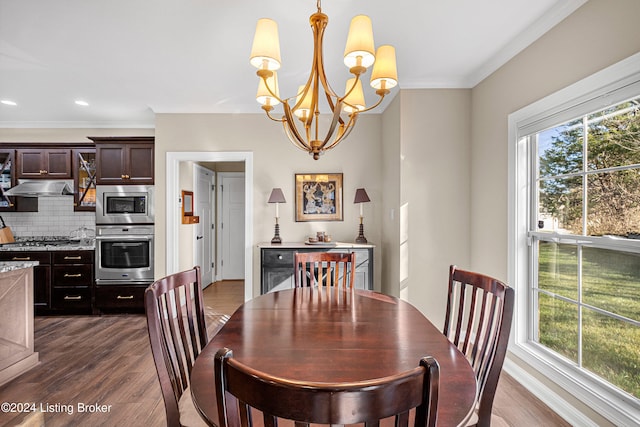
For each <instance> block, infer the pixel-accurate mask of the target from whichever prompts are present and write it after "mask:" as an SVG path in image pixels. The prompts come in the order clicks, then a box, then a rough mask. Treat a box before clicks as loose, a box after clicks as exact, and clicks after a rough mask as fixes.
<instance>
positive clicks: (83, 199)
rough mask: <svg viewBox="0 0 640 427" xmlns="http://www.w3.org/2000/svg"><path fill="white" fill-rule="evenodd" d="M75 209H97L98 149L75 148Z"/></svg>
mask: <svg viewBox="0 0 640 427" xmlns="http://www.w3.org/2000/svg"><path fill="white" fill-rule="evenodd" d="M73 171H74V173H73V175H74V179H73V184H74V205H73V206H74V208H73V209H74V210H75V211H95V210H96V150H95V149H94V148H82V149H80V148H78V149H74V150H73Z"/></svg>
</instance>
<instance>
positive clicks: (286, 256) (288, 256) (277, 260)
mask: <svg viewBox="0 0 640 427" xmlns="http://www.w3.org/2000/svg"><path fill="white" fill-rule="evenodd" d="M294 253H295V251H292V250H283V251H280V250H265V251H264V253H263V260H262V263H263V264H264V265H268V266H277V267H283V266H285V267H291V268H293V257H294Z"/></svg>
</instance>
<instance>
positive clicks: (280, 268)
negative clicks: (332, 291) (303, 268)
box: [259, 243, 374, 294]
mask: <svg viewBox="0 0 640 427" xmlns="http://www.w3.org/2000/svg"><path fill="white" fill-rule="evenodd" d="M259 247H260V271H261V274H260V292H261V293H262V294H265V293H267V292H272V291H278V290H282V289H289V288H293V287H294V285H295V284H294V277H293V276H294V263H293V258H294V255H295V253H296V252H314V251H315V252H318V251H326V252H355V254H356V277H355V280H354V283H355V287H356V288H358V289H369V290H373V249H374V246H373V245H349V244H337V245H335V246H327V247H320V246H315V247H314V246H311V245H305V244H304V243H301V244H291V243H290V244H282V245H271V244H270V243H264V244H260V245H259Z"/></svg>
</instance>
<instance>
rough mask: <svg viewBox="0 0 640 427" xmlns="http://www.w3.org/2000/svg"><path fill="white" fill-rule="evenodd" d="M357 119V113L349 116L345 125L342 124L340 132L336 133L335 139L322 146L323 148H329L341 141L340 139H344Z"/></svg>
mask: <svg viewBox="0 0 640 427" xmlns="http://www.w3.org/2000/svg"><path fill="white" fill-rule="evenodd" d="M357 119H358V115H357V114H355V115H352V116H350V118H349V122H348V123H347V124H346V125H345V126H342V128H343V129H344V130H343V132H342V134H340V135H338V137H337V138H336V140H335V141H333V142H332V143H331V144H330V145H328V146H326V147H324V149H325V150H331V149H332V148H333V147H335V146H336V145H338V144H339V143H340V142H342V140H344V139H346V138H347V136H349V134H350V133H351V131H352V130H353V128H354V127H355V125H356V121H357Z"/></svg>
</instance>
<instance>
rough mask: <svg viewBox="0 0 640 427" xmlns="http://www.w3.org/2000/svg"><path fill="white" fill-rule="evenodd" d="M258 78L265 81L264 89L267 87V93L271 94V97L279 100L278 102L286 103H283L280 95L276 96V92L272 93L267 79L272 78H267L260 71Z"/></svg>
mask: <svg viewBox="0 0 640 427" xmlns="http://www.w3.org/2000/svg"><path fill="white" fill-rule="evenodd" d="M271 74H272V75H273V73H271ZM258 76H259V77H260V78H261V79H262V80H263V81H264V87H266V88H267V91H268V92H269V94H270V95H271V96H273V97H274V98H275V99H277V100H278V102H284V101H282V99H280V97H279V96H278V95H276V93H275V92H274V91H272V90H271V88H270V87H269V83H267V79H268V78H269V77H270V76H266V75H264V74H262V73H260V71H258Z"/></svg>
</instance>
